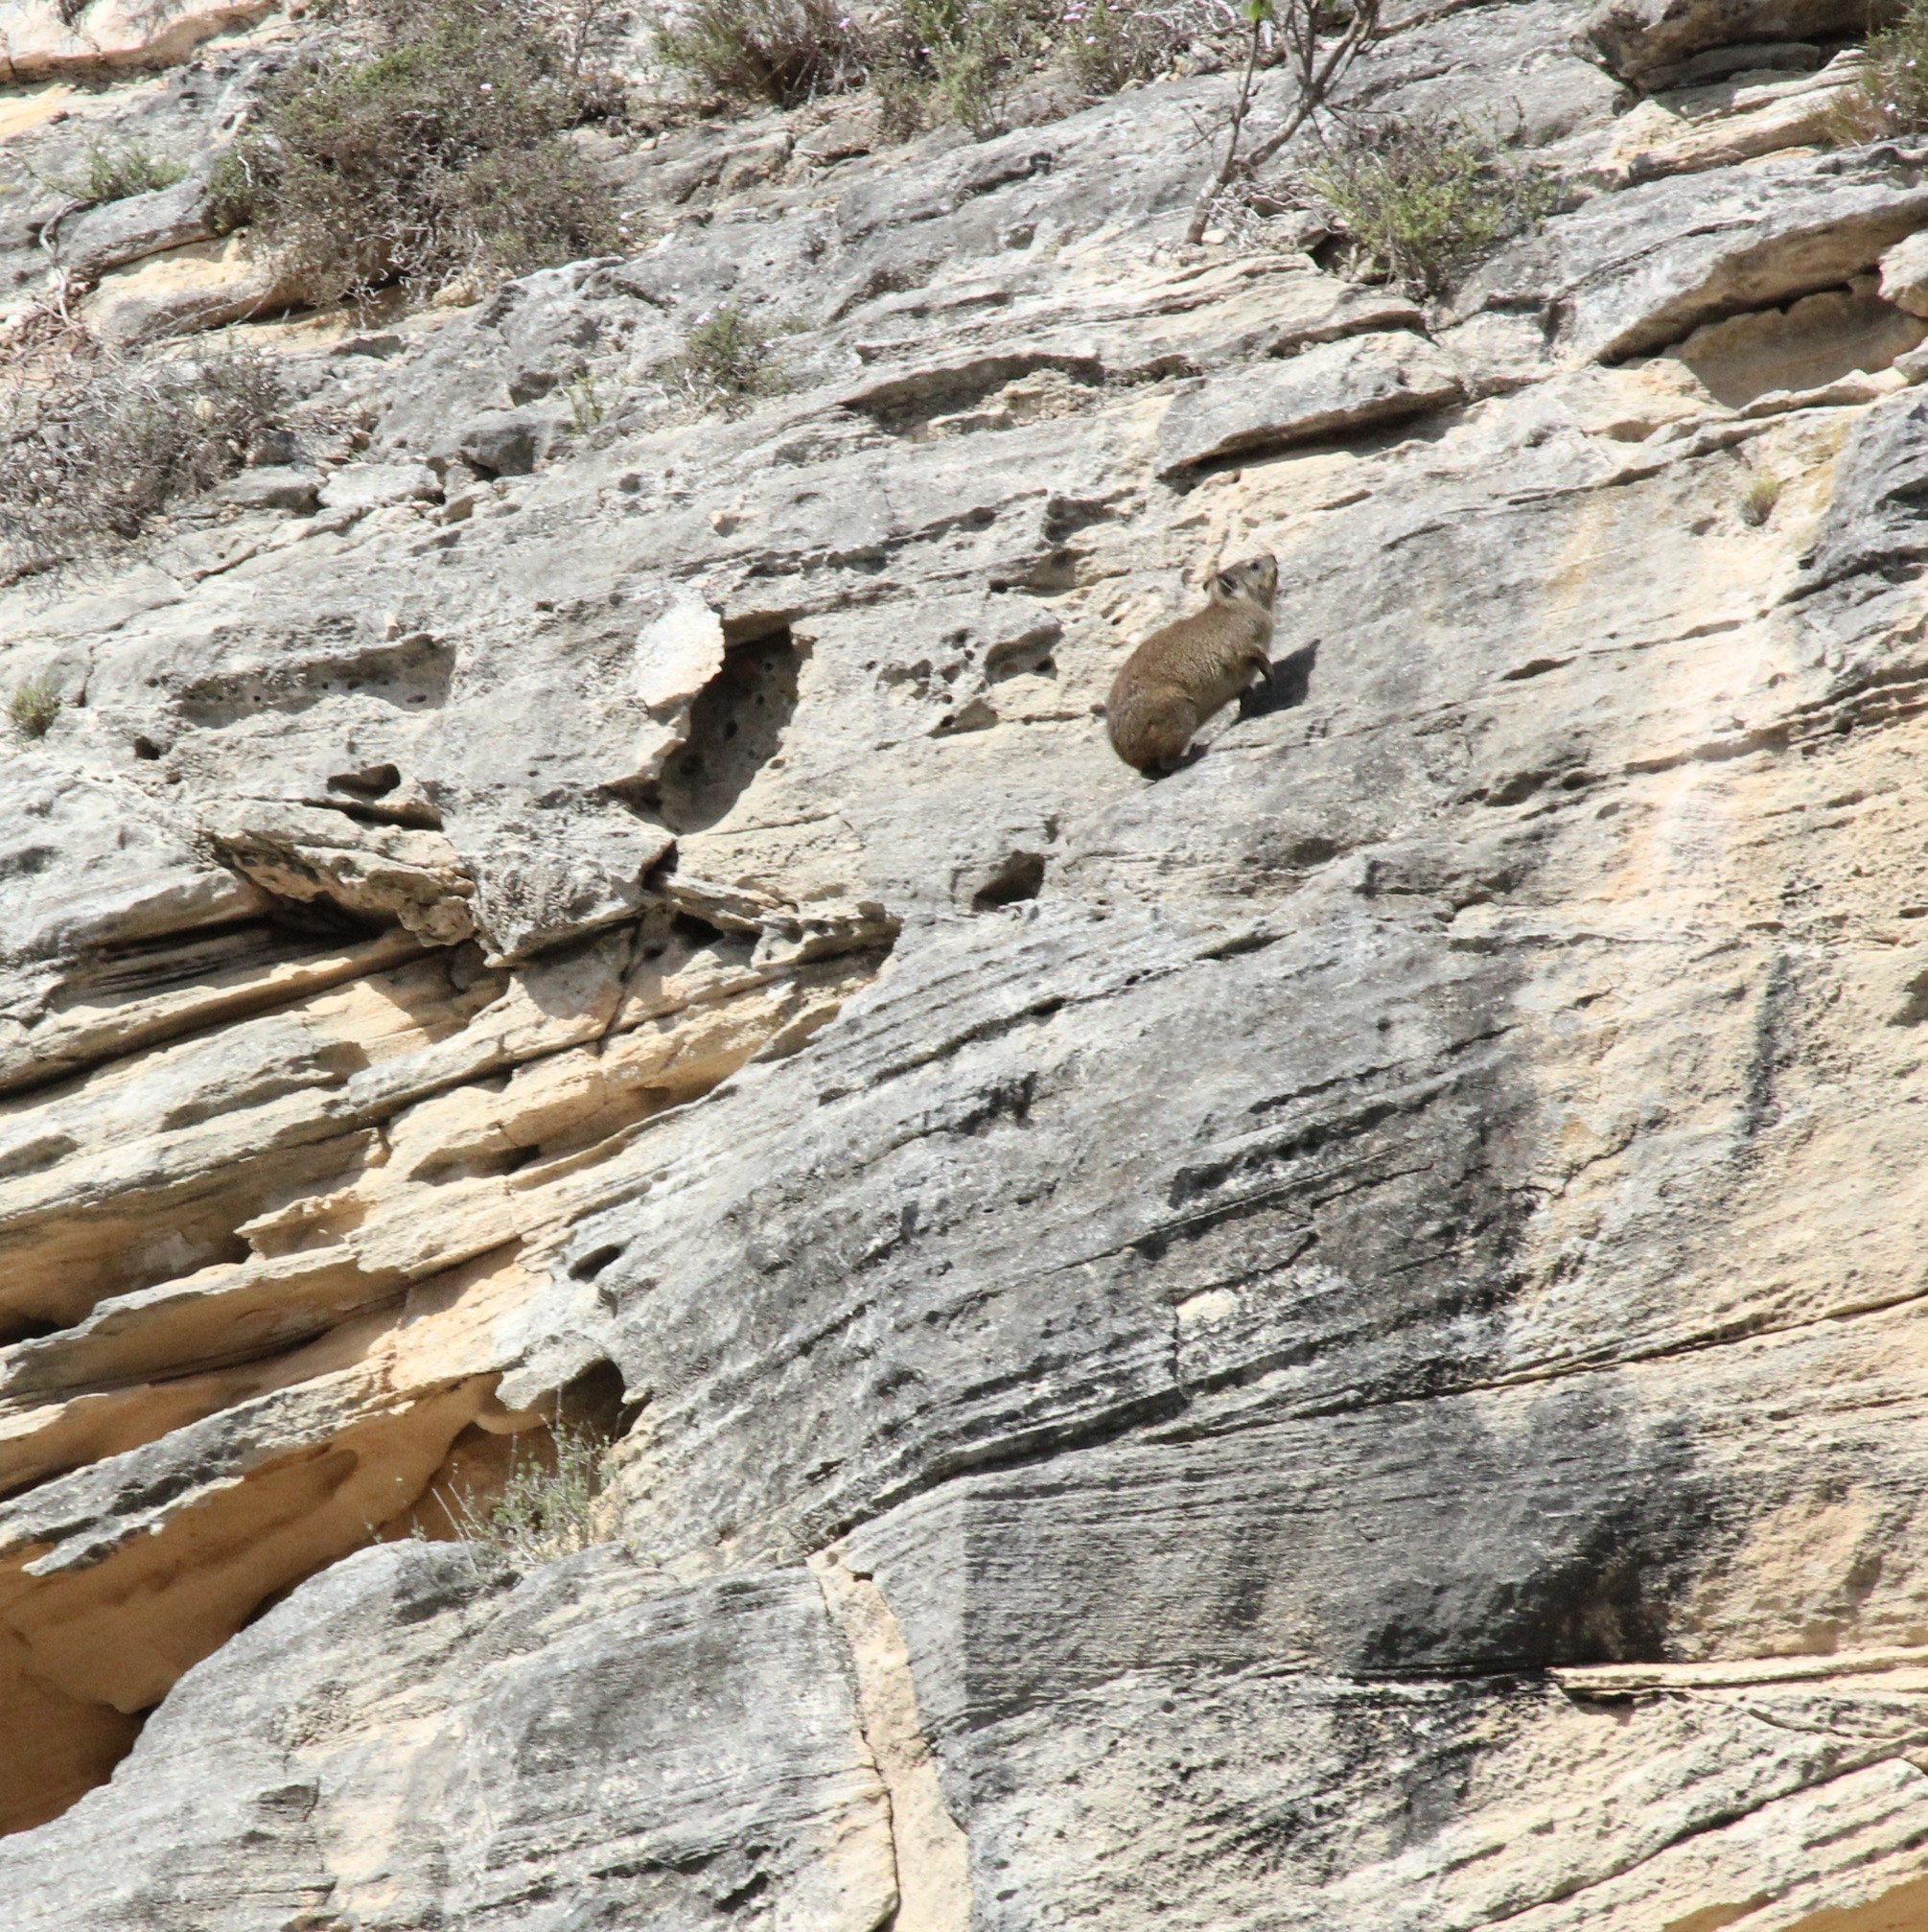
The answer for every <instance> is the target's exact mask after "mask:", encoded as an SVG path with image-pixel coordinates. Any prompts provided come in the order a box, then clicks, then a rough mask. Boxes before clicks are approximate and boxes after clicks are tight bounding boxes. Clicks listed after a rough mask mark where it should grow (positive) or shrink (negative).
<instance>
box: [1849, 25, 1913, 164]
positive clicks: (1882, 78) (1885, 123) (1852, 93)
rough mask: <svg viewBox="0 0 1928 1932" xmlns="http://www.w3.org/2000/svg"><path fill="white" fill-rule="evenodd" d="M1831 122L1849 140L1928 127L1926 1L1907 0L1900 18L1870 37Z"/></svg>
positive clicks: (1856, 140) (1876, 138) (1869, 138)
mask: <svg viewBox="0 0 1928 1932" xmlns="http://www.w3.org/2000/svg"><path fill="white" fill-rule="evenodd" d="M1833 121H1834V132H1835V134H1836V136H1837V137H1838V138H1839V139H1841V140H1844V141H1849V142H1858V141H1873V140H1878V139H1879V138H1880V137H1881V136H1882V135H1884V134H1913V133H1918V132H1919V131H1920V130H1921V129H1922V128H1928V0H1908V5H1907V6H1906V7H1904V8H1903V9H1902V11H1901V14H1900V17H1899V18H1898V19H1896V20H1894V21H1893V22H1892V23H1891V24H1890V25H1888V26H1886V27H1882V28H1879V29H1877V30H1876V31H1875V32H1874V33H1872V34H1870V35H1869V36H1868V45H1867V48H1866V51H1865V52H1864V54H1863V56H1862V61H1861V66H1860V68H1859V70H1858V71H1857V73H1856V75H1855V80H1854V84H1853V86H1851V87H1850V88H1849V89H1848V90H1847V94H1846V96H1845V98H1844V99H1843V100H1842V101H1841V103H1840V104H1839V105H1837V106H1836V108H1835V109H1834V114H1833Z"/></svg>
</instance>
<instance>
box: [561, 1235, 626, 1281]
mask: <svg viewBox="0 0 1928 1932" xmlns="http://www.w3.org/2000/svg"><path fill="white" fill-rule="evenodd" d="M622 1251H623V1245H622V1243H621V1242H619V1241H616V1242H605V1243H604V1244H603V1245H602V1246H600V1247H592V1248H591V1249H590V1251H589V1252H588V1253H587V1254H579V1255H577V1256H576V1258H575V1259H574V1260H573V1261H572V1262H570V1263H569V1279H570V1280H571V1281H593V1280H594V1279H595V1278H596V1276H597V1275H599V1274H600V1273H601V1272H602V1271H603V1269H606V1268H607V1267H608V1266H609V1265H610V1263H611V1262H613V1261H619V1260H620V1259H621V1258H622Z"/></svg>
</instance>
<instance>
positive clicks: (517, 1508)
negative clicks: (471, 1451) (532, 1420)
mask: <svg viewBox="0 0 1928 1932" xmlns="http://www.w3.org/2000/svg"><path fill="white" fill-rule="evenodd" d="M547 1446H548V1448H549V1449H550V1451H551V1454H550V1455H539V1454H535V1453H531V1452H526V1451H524V1450H523V1445H522V1443H521V1442H520V1440H519V1441H518V1442H517V1444H516V1455H515V1456H514V1459H513V1460H512V1461H511V1463H510V1466H509V1479H508V1481H507V1482H506V1483H504V1484H503V1486H502V1493H501V1495H500V1496H499V1497H498V1498H497V1499H496V1501H494V1502H492V1503H488V1504H485V1505H483V1506H481V1507H476V1506H473V1505H472V1504H470V1503H468V1502H467V1501H460V1500H458V1501H456V1503H455V1504H454V1507H453V1509H452V1510H450V1511H449V1512H448V1514H449V1521H450V1526H451V1527H452V1528H453V1530H454V1531H455V1533H456V1535H457V1536H458V1537H460V1538H461V1540H462V1541H463V1542H464V1543H479V1544H481V1545H483V1546H484V1547H485V1548H491V1549H497V1550H499V1551H500V1552H501V1553H502V1554H503V1555H504V1556H506V1557H507V1558H508V1559H509V1560H510V1562H512V1563H515V1564H517V1565H519V1566H521V1567H522V1568H524V1569H527V1568H532V1567H533V1566H534V1565H536V1564H539V1563H553V1562H554V1561H555V1560H556V1558H557V1557H559V1556H572V1555H574V1553H575V1552H576V1551H577V1550H579V1549H589V1548H593V1547H594V1546H595V1545H596V1544H598V1543H606V1542H608V1541H610V1538H609V1537H608V1536H607V1535H606V1534H604V1533H603V1531H602V1526H601V1524H600V1522H599V1521H598V1517H599V1514H600V1512H599V1511H598V1510H597V1508H596V1499H597V1498H598V1497H600V1496H601V1494H602V1492H603V1489H604V1487H605V1486H606V1484H607V1482H608V1480H609V1445H608V1444H607V1443H605V1442H603V1441H602V1440H601V1439H600V1438H599V1437H598V1436H596V1435H594V1434H592V1432H589V1431H587V1430H578V1429H571V1428H570V1427H569V1425H568V1424H566V1423H565V1424H558V1425H557V1426H556V1427H555V1428H553V1429H551V1430H550V1431H549V1432H548V1437H547Z"/></svg>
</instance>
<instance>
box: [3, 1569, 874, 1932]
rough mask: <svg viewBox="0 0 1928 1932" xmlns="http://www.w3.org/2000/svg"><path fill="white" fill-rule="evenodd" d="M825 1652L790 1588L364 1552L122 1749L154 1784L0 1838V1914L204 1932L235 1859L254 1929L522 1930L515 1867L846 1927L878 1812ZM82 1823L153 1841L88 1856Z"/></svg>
mask: <svg viewBox="0 0 1928 1932" xmlns="http://www.w3.org/2000/svg"><path fill="white" fill-rule="evenodd" d="M841 1651H842V1646H841V1641H840V1639H839V1637H838V1635H837V1633H836V1630H835V1626H834V1625H832V1623H831V1622H830V1619H829V1618H828V1616H827V1614H826V1612H825V1605H824V1599H823V1597H822V1595H821V1594H820V1593H819V1591H818V1588H817V1585H816V1584H815V1583H814V1582H813V1581H812V1580H811V1578H810V1577H809V1576H808V1574H807V1573H805V1572H803V1571H790V1572H779V1573H767V1574H763V1575H758V1576H746V1577H743V1578H740V1579H730V1580H726V1581H719V1582H716V1583H710V1584H699V1585H695V1586H693V1587H691V1588H688V1589H685V1590H670V1591H665V1590H664V1589H663V1587H662V1583H661V1581H660V1580H659V1579H657V1578H656V1577H655V1576H653V1575H652V1574H651V1572H650V1571H648V1570H647V1569H644V1568H641V1567H639V1566H638V1565H637V1564H635V1563H634V1562H633V1561H630V1560H626V1559H625V1558H624V1557H623V1556H622V1554H621V1553H620V1552H618V1551H616V1550H614V1549H605V1550H597V1551H591V1552H589V1553H587V1554H585V1555H583V1556H580V1557H576V1558H573V1559H571V1560H570V1561H569V1564H568V1565H566V1566H565V1567H563V1568H562V1569H560V1570H551V1571H544V1572H542V1573H541V1574H539V1575H535V1576H531V1577H529V1578H527V1579H524V1580H522V1581H518V1580H517V1579H515V1578H514V1577H513V1576H511V1575H509V1574H506V1573H504V1572H503V1571H502V1570H501V1569H500V1568H499V1567H498V1566H494V1565H490V1564H487V1563H478V1562H477V1561H476V1558H475V1557H474V1556H472V1555H470V1554H469V1553H467V1552H465V1551H463V1550H461V1549H452V1548H446V1547H438V1546H434V1545H426V1546H425V1545H420V1544H408V1543H402V1544H398V1545H395V1546H393V1547H392V1548H383V1549H378V1550H366V1551H363V1552H362V1553H361V1554H360V1556H357V1557H355V1558H353V1559H351V1560H350V1561H349V1562H348V1563H346V1564H344V1565H342V1566H341V1567H340V1568H339V1569H338V1570H337V1571H334V1572H333V1573H332V1574H331V1575H330V1577H329V1578H328V1579H327V1581H326V1583H325V1584H323V1585H322V1586H320V1587H319V1588H317V1589H315V1590H314V1591H310V1592H306V1593H304V1594H302V1596H301V1597H300V1598H299V1599H298V1601H296V1602H292V1603H290V1604H286V1605H284V1606H282V1608H281V1609H280V1610H278V1611H276V1612H275V1613H273V1614H272V1615H270V1616H269V1617H268V1618H266V1619H264V1621H263V1622H262V1623H261V1624H259V1625H257V1626H256V1627H255V1628H254V1629H253V1630H251V1631H249V1632H248V1633H247V1635H246V1636H245V1637H244V1638H243V1639H241V1640H240V1641H238V1642H237V1643H236V1644H235V1645H234V1646H233V1647H232V1648H231V1649H230V1650H228V1651H226V1652H224V1653H223V1654H222V1655H221V1658H219V1659H217V1660H213V1661H211V1662H210V1663H209V1664H206V1665H204V1666H203V1667H202V1668H201V1670H200V1671H198V1672H197V1673H195V1674H194V1675H193V1676H192V1677H191V1678H190V1679H189V1680H188V1681H187V1682H186V1683H185V1684H184V1685H183V1686H182V1689H181V1692H180V1695H179V1697H178V1698H177V1699H176V1700H174V1701H173V1702H171V1704H170V1706H169V1710H168V1713H167V1717H166V1719H165V1720H164V1721H158V1722H157V1723H156V1724H155V1725H154V1726H153V1727H152V1729H153V1735H152V1740H151V1743H144V1744H143V1745H142V1746H141V1747H140V1749H141V1751H142V1753H143V1754H144V1755H143V1757H142V1758H141V1760H140V1770H141V1771H142V1772H145V1770H146V1768H147V1766H148V1765H150V1764H151V1766H152V1767H153V1771H154V1773H155V1774H157V1776H154V1777H147V1776H139V1775H137V1776H136V1777H135V1778H133V1779H132V1780H130V1781H128V1783H126V1784H124V1785H116V1786H115V1787H113V1788H112V1789H110V1790H107V1791H103V1792H100V1793H98V1794H97V1795H96V1796H95V1797H94V1798H93V1799H92V1800H90V1801H88V1805H90V1806H91V1809H88V1808H86V1807H83V1808H82V1810H81V1811H79V1812H76V1813H75V1814H73V1815H72V1816H71V1818H70V1819H69V1820H68V1821H65V1822H64V1823H63V1824H62V1825H61V1826H57V1827H54V1839H55V1842H51V1843H49V1844H48V1846H47V1851H46V1852H45V1853H40V1852H39V1851H38V1850H37V1848H36V1849H35V1852H34V1853H33V1854H32V1855H30V1857H29V1858H28V1859H27V1860H25V1861H22V1860H21V1859H20V1858H19V1857H18V1856H17V1854H14V1853H12V1851H10V1850H7V1849H0V1870H4V1871H5V1874H6V1875H5V1879H4V1883H5V1887H6V1891H7V1895H8V1897H9V1899H10V1900H11V1901H12V1909H13V1912H14V1914H15V1919H16V1922H17V1923H18V1924H19V1925H20V1926H21V1928H22V1932H26V1928H27V1927H30V1926H33V1927H42V1926H44V1927H48V1928H51V1927H54V1926H56V1925H60V1924H63V1923H66V1922H68V1918H67V1915H68V1911H69V1906H70V1901H71V1899H72V1897H74V1896H75V1893H76V1890H77V1888H81V1887H84V1888H85V1890H86V1892H87V1893H88V1895H89V1896H90V1897H93V1898H95V1899H96V1900H97V1901H98V1902H97V1904H96V1905H95V1906H94V1907H93V1908H92V1909H93V1911H94V1913H95V1917H94V1920H93V1922H94V1923H95V1924H97V1925H98V1926H99V1927H100V1928H101V1932H113V1928H121V1927H132V1926H134V1925H137V1924H140V1923H143V1922H151V1915H152V1914H153V1913H154V1912H156V1911H159V1912H162V1913H167V1914H172V1913H176V1912H179V1911H193V1912H196V1913H197V1915H200V1916H203V1917H206V1918H208V1922H209V1923H210V1924H211V1925H220V1926H223V1927H225V1926H227V1925H230V1924H233V1925H239V1924H240V1922H241V1920H239V1919H237V1918H235V1917H233V1916H232V1915H230V1914H228V1913H227V1912H225V1911H224V1910H223V1909H222V1908H221V1907H220V1906H219V1904H215V1906H214V1910H213V1913H212V1916H209V1910H208V1906H209V1903H210V1902H212V1901H210V1897H209V1886H210V1875H211V1874H213V1873H215V1872H218V1871H220V1870H221V1868H222V1867H224V1866H228V1867H231V1866H233V1865H234V1864H235V1863H237V1862H239V1863H240V1864H242V1865H244V1866H245V1867H246V1868H247V1869H248V1870H249V1871H250V1874H251V1876H250V1881H249V1897H250V1901H251V1903H250V1906H249V1908H248V1909H251V1910H258V1908H259V1906H260V1905H262V1904H264V1903H265V1904H267V1907H268V1909H269V1910H271V1911H273V1912H275V1913H277V1914H278V1915H286V1914H290V1913H294V1914H300V1913H302V1912H303V1911H304V1910H306V1909H309V1908H319V1909H325V1910H327V1911H329V1912H332V1913H334V1914H336V1915H337V1916H339V1915H340V1914H342V1913H351V1914H354V1915H355V1916H356V1917H357V1918H360V1919H362V1920H364V1922H369V1923H375V1922H381V1923H384V1924H404V1923H408V1922H416V1923H420V1922H423V1920H424V1919H425V1918H427V1919H430V1920H433V1919H438V1918H439V1919H452V1920H459V1921H460V1922H463V1923H467V1924H473V1925H476V1926H481V1925H493V1924H507V1923H509V1922H511V1921H512V1920H515V1919H519V1918H520V1919H523V1920H526V1919H527V1911H528V1900H527V1897H526V1891H527V1885H528V1875H527V1873H528V1864H529V1860H530V1859H531V1857H536V1856H539V1857H541V1858H542V1859H544V1860H545V1861H547V1860H549V1859H551V1858H555V1857H558V1856H560V1857H561V1859H562V1860H563V1861H564V1863H563V1868H562V1869H564V1870H565V1871H566V1872H567V1876H566V1878H564V1880H563V1881H562V1884H563V1888H564V1889H566V1891H567V1893H568V1896H569V1905H568V1907H567V1910H568V1911H569V1913H574V1914H580V1913H581V1912H583V1911H590V1912H592V1913H599V1914H606V1913H610V1912H614V1913H617V1914H621V1915H624V1916H634V1915H635V1914H636V1913H637V1912H638V1911H643V1912H646V1913H648V1914H649V1915H650V1916H651V1917H652V1918H653V1919H655V1920H658V1921H659V1922H662V1923H665V1924H667V1923H677V1924H691V1925H694V1924H701V1923H704V1922H706V1921H711V1920H717V1919H719V1918H720V1917H721V1916H723V1915H727V1914H728V1913H730V1912H731V1911H732V1901H734V1900H737V1899H739V1898H740V1897H742V1895H743V1894H745V1893H746V1892H748V1893H749V1894H750V1896H751V1897H754V1898H756V1899H758V1900H760V1901H765V1905H764V1909H765V1910H766V1911H768V1912H770V1913H771V1914H772V1915H774V1916H773V1920H772V1922H773V1923H777V1924H782V1925H795V1926H799V1927H802V1926H808V1927H811V1928H812V1932H818V1928H821V1932H869V1928H871V1927H873V1926H875V1925H878V1924H880V1923H882V1922H884V1921H885V1920H888V1919H889V1918H890V1916H891V1913H892V1910H893V1907H894V1902H895V1899H896V1897H897V1887H896V1877H895V1869H894V1859H893V1847H892V1833H891V1808H890V1802H889V1800H888V1799H887V1797H886V1795H885V1791H884V1787H883V1785H882V1783H881V1781H879V1779H878V1775H877V1772H876V1769H875V1767H874V1765H873V1763H872V1761H871V1754H870V1752H869V1751H868V1750H867V1748H866V1746H865V1742H864V1736H863V1734H862V1732H861V1731H860V1730H859V1728H858V1722H857V1715H856V1711H855V1709H854V1706H853V1702H852V1697H851V1691H850V1687H849V1684H848V1677H847V1675H846V1672H845V1669H844V1667H843V1664H842V1661H841ZM291 1660H299V1661H296V1662H293V1664H292V1667H291V1668H290V1661H291ZM405 1705H406V1706H407V1707H409V1708H410V1709H411V1711H412V1715H411V1716H410V1718H409V1719H408V1720H407V1729H406V1730H404V1729H399V1728H398V1718H399V1717H400V1715H401V1711H402V1708H403V1707H404V1706H405ZM591 1739H593V1740H595V1742H594V1743H593V1744H590V1743H587V1740H591ZM586 1748H587V1750H588V1751H589V1752H590V1753H591V1754H592V1761H593V1762H594V1763H595V1765H596V1767H597V1772H596V1779H595V1785H596V1794H597V1795H596V1797H595V1800H594V1802H593V1803H592V1804H589V1805H587V1806H586V1804H585V1800H584V1792H583V1789H582V1786H581V1784H580V1782H579V1772H580V1770H581V1768H582V1766H583V1764H584V1761H585V1758H584V1753H585V1750H586ZM405 1791H406V1792H407V1793H409V1794H410V1796H409V1797H408V1799H407V1803H406V1804H404V1803H401V1802H400V1799H401V1794H402V1793H403V1792H405ZM136 1793H138V1794H139V1795H138V1796H136V1795H135V1794H136ZM324 1794H325V1795H324ZM377 1819H379V1820H380V1821H381V1822H380V1824H379V1825H372V1824H371V1821H373V1820H377ZM102 1830H106V1831H109V1832H112V1833H115V1834H117V1835H119V1836H120V1837H121V1838H122V1840H123V1842H125V1843H128V1844H134V1843H142V1844H145V1843H146V1842H147V1841H148V1840H149V1838H150V1836H151V1835H153V1836H156V1837H158V1838H160V1839H164V1840H165V1841H166V1843H167V1846H168V1850H167V1851H165V1852H163V1853H161V1854H160V1855H158V1856H157V1857H141V1858H131V1857H130V1858H127V1859H124V1860H121V1861H119V1862H117V1863H115V1864H113V1865H111V1866H105V1867H104V1866H103V1863H102V1860H101V1855H100V1851H99V1850H98V1841H97V1838H96V1833H98V1832H100V1831H102ZM371 1831H372V1832H373V1833H374V1835H371ZM204 1901H206V1902H204ZM322 1901H326V1903H325V1907H324V1906H323V1905H322ZM550 1916H553V1915H550ZM558 1922H560V1921H558Z"/></svg>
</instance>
